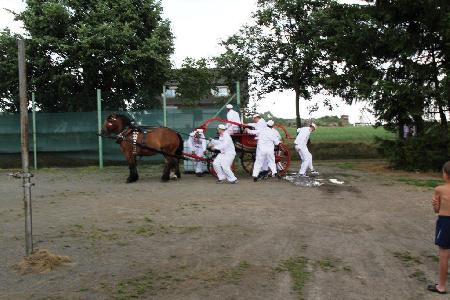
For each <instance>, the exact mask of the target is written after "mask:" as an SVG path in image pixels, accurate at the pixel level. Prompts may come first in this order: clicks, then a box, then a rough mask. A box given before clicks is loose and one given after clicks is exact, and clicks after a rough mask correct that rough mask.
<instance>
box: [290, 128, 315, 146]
mask: <svg viewBox="0 0 450 300" xmlns="http://www.w3.org/2000/svg"><path fill="white" fill-rule="evenodd" d="M310 134H311V129H310V128H309V127H302V128H300V132H299V133H298V135H297V138H296V139H295V142H294V144H295V145H296V146H298V147H303V146H306V145H307V144H308V140H309V136H310Z"/></svg>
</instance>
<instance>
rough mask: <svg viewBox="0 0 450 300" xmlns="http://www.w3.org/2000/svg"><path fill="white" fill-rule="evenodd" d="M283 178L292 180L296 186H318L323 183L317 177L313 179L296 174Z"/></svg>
mask: <svg viewBox="0 0 450 300" xmlns="http://www.w3.org/2000/svg"><path fill="white" fill-rule="evenodd" d="M284 179H285V180H287V181H289V182H292V183H293V184H294V185H296V186H302V187H318V186H321V185H323V183H322V182H320V181H319V179H315V178H314V177H298V176H297V174H289V175H286V176H285V177H284Z"/></svg>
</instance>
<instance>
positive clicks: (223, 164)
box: [213, 153, 237, 182]
mask: <svg viewBox="0 0 450 300" xmlns="http://www.w3.org/2000/svg"><path fill="white" fill-rule="evenodd" d="M235 156H236V155H235V154H231V155H230V154H222V153H220V154H219V155H217V157H216V159H214V162H213V167H214V171H216V174H217V177H218V178H219V180H225V179H226V180H228V181H229V182H231V181H235V180H237V178H236V176H234V173H233V171H232V170H231V165H232V164H233V161H234V157H235Z"/></svg>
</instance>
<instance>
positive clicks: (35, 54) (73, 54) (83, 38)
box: [0, 0, 174, 112]
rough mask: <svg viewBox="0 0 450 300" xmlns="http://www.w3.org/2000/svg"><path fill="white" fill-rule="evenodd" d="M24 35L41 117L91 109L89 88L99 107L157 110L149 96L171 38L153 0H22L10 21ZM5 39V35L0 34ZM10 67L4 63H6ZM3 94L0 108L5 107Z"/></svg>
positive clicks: (163, 69)
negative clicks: (101, 101) (98, 98)
mask: <svg viewBox="0 0 450 300" xmlns="http://www.w3.org/2000/svg"><path fill="white" fill-rule="evenodd" d="M17 18H18V19H19V20H22V21H23V23H24V27H25V29H26V30H27V32H28V35H29V38H28V39H27V41H26V43H27V55H28V64H29V66H30V72H29V74H28V75H29V82H30V85H31V86H32V89H34V90H36V92H37V103H38V107H39V108H40V109H42V110H43V111H48V112H61V111H91V110H95V108H96V102H95V89H96V88H100V89H102V91H103V95H102V96H103V99H104V103H105V104H104V105H105V109H107V110H118V109H125V108H127V106H129V107H130V108H133V109H139V108H146V109H148V108H149V107H151V106H155V105H158V103H157V100H156V99H155V96H156V95H158V94H159V93H160V90H161V86H162V84H163V83H164V82H165V80H166V76H167V75H168V72H169V70H170V68H171V63H170V55H171V54H172V53H173V51H174V49H173V36H172V33H171V31H170V23H169V21H168V20H165V19H163V18H162V7H161V4H160V2H159V1H157V0H124V1H115V0H99V1H85V0H67V1H59V0H48V1H41V0H28V1H27V7H26V9H25V11H24V12H23V13H21V14H20V15H18V16H17ZM5 35H6V36H5ZM10 40H11V38H8V36H7V34H3V35H2V37H1V38H0V43H1V44H0V45H1V47H0V48H2V49H7V50H5V51H8V56H7V58H6V62H5V61H3V60H2V61H1V66H0V68H1V70H2V75H0V76H4V75H3V70H4V69H5V70H6V72H10V73H11V74H12V73H13V70H14V72H15V71H16V70H17V67H16V66H15V65H14V64H13V63H12V62H13V60H14V57H15V56H17V55H16V54H15V53H16V51H15V50H14V49H13V48H12V47H13V46H14V45H12V43H11V42H10ZM10 62H11V63H10ZM0 88H1V89H2V90H1V91H0V93H1V95H5V94H6V95H7V96H8V97H6V100H3V99H2V100H0V101H2V106H3V107H6V108H7V109H8V110H10V111H17V108H16V107H14V106H9V107H7V106H8V103H10V102H11V101H13V97H12V95H8V94H7V92H5V89H4V87H3V86H0Z"/></svg>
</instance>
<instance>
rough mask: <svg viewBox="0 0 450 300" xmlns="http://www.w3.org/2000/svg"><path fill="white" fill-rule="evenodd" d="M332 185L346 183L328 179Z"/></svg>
mask: <svg viewBox="0 0 450 300" xmlns="http://www.w3.org/2000/svg"><path fill="white" fill-rule="evenodd" d="M328 180H329V181H330V182H331V183H334V184H339V185H342V184H344V181H340V180H338V179H335V178H330V179H328Z"/></svg>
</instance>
